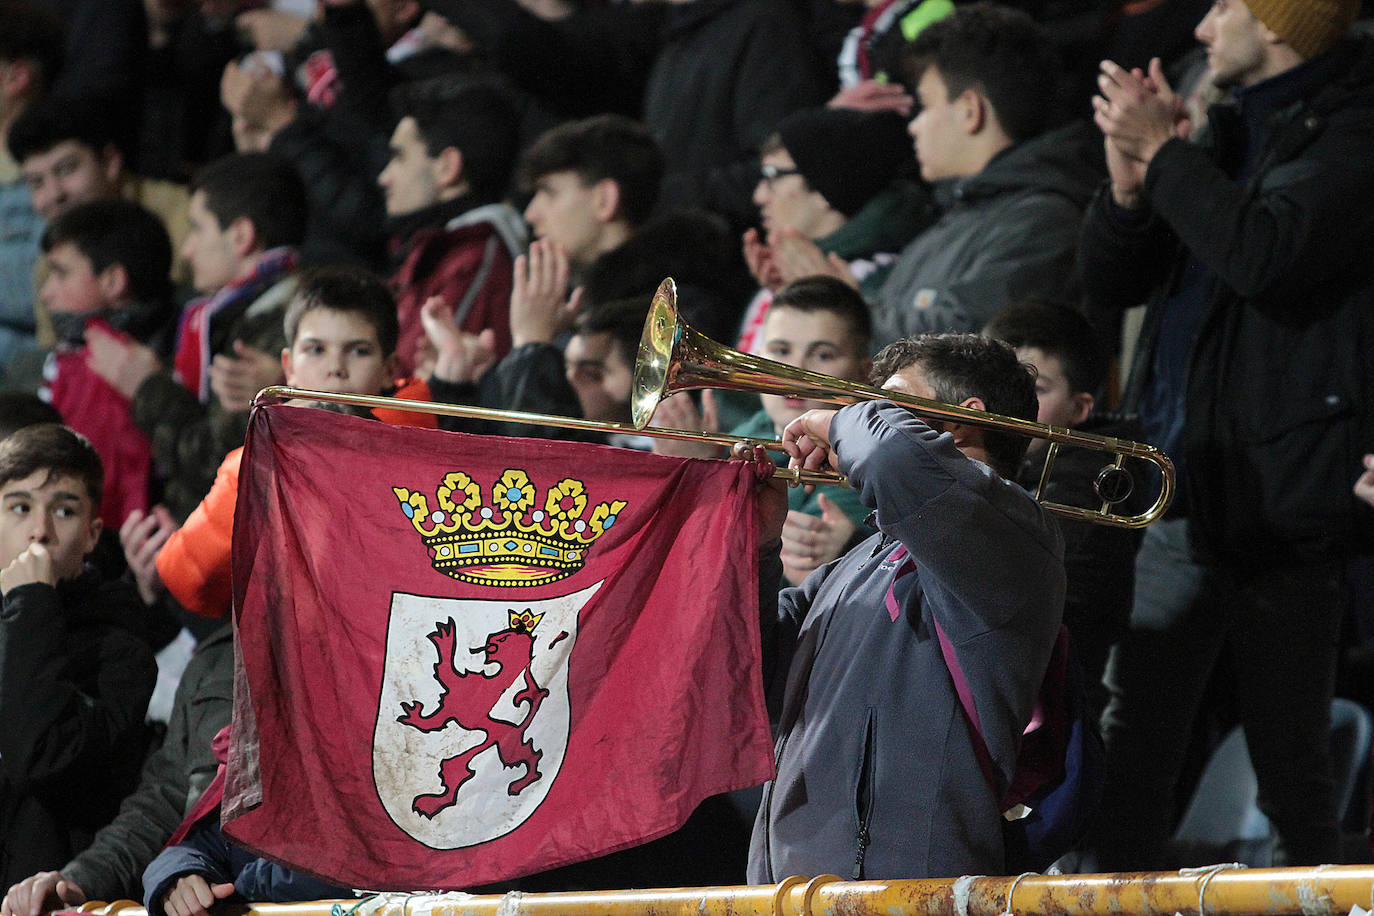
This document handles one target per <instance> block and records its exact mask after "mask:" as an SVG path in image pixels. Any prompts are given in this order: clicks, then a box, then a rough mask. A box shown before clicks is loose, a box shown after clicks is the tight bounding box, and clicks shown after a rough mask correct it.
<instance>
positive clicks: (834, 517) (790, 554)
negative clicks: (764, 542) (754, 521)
mask: <svg viewBox="0 0 1374 916" xmlns="http://www.w3.org/2000/svg"><path fill="white" fill-rule="evenodd" d="M817 499H818V500H819V502H820V506H821V514H820V515H808V514H807V513H805V512H798V511H796V510H793V511H791V512H788V513H787V521H786V522H784V523H783V526H782V573H783V575H784V576H785V577H786V578H787V581H788V582H791V583H792V584H793V585H801V584H802V581H803V580H804V579H805V578H806V577H807V576H809V575H810V574H811V571H812V570H814V569H816V568H817V567H818V566H824V565H825V564H826V563H829V562H830V561H831V560H833V559H835V558H836V557H838V556H839V555H840V554H841V553H843V552H844V545H845V544H847V543H849V539H850V538H851V537H853V536H854V532H855V531H856V530H857V528H858V526H856V525H855V524H854V523H853V522H852V521H850V519H849V516H847V515H845V514H844V513H843V512H842V511H840V507H839V506H837V505H835V502H834V501H833V500H832V499H831V498H830V497H828V496H826V495H825V494H821V495H820V496H819V497H817Z"/></svg>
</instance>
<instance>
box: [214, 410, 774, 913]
mask: <svg viewBox="0 0 1374 916" xmlns="http://www.w3.org/2000/svg"><path fill="white" fill-rule="evenodd" d="M756 474H757V471H756V469H755V467H754V466H753V465H749V464H746V463H742V462H722V461H702V460H693V459H675V458H664V457H660V456H655V455H649V454H644V453H639V452H633V451H627V450H624V449H614V448H610V447H607V446H598V445H586V444H582V443H572V442H563V441H556V440H526V439H510V438H501V437H488V436H468V435H463V434H460V433H449V432H442V431H437V430H424V429H416V428H410V427H395V426H386V425H383V424H380V423H375V422H370V421H367V420H363V419H360V418H357V417H341V416H339V415H337V414H333V413H330V412H326V411H320V410H312V409H309V408H300V407H290V406H276V407H269V408H260V409H258V410H256V411H254V414H253V418H252V422H251V424H250V429H249V436H248V447H247V450H246V452H245V454H244V459H243V465H242V469H241V472H240V480H239V494H238V507H237V512H236V515H235V521H234V526H235V527H234V547H233V562H234V615H235V623H236V627H237V637H238V638H237V646H236V653H237V658H236V663H237V671H236V683H235V709H234V722H233V733H234V734H233V742H232V745H231V748H230V752H229V762H228V774H227V784H226V792H225V799H224V807H223V811H222V818H223V821H224V824H225V832H226V833H227V834H228V835H229V836H230V837H231V838H232V839H233V840H234V841H235V842H238V843H239V844H241V845H243V846H245V847H247V848H248V849H251V850H253V851H255V852H257V853H259V854H262V855H265V856H267V857H268V858H271V859H273V860H275V861H277V862H279V863H281V864H283V865H286V866H288V867H291V868H294V869H297V870H299V871H303V872H306V873H309V874H312V875H315V876H317V877H321V878H324V879H326V880H329V881H332V882H334V883H338V884H342V885H347V886H351V887H365V888H370V889H378V890H394V889H401V890H404V889H416V888H425V889H457V888H464V887H471V886H474V885H479V884H487V883H492V882H497V881H501V880H504V879H508V878H512V877H516V876H520V875H524V874H529V873H533V872H537V871H542V870H545V869H548V868H553V867H556V866H559V865H564V864H568V863H572V862H578V861H582V860H585V859H589V858H593V857H596V856H599V855H603V854H606V853H610V852H613V851H616V850H619V849H624V848H626V847H629V846H633V845H637V844H639V843H643V842H646V841H648V840H650V839H654V838H656V837H658V836H662V835H664V834H666V833H669V832H671V831H672V830H674V829H676V828H677V827H679V826H680V825H681V824H682V823H683V821H684V820H685V819H686V818H687V816H688V815H689V814H690V813H691V812H692V811H693V809H694V808H695V807H696V805H697V804H698V803H699V802H700V801H701V800H702V799H704V798H706V797H707V796H710V795H714V794H718V793H721V792H726V791H730V790H734V789H738V788H743V787H746V786H750V785H755V784H758V783H761V782H764V781H766V780H767V779H769V778H771V776H772V774H773V761H772V741H771V737H770V733H769V727H768V720H767V714H766V712H765V709H764V699H763V690H762V683H761V678H760V667H759V657H758V656H759V621H758V592H757V571H756V564H757V558H756V543H755V542H756V533H755V517H756V503H755V500H756V496H755V485H756V480H757V477H756Z"/></svg>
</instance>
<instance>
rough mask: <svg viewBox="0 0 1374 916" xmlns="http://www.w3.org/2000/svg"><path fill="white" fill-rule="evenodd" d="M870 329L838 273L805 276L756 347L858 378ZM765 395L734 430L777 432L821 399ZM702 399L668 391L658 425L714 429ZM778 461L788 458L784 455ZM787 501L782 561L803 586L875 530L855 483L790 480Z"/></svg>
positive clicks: (672, 445) (668, 451) (662, 450)
mask: <svg viewBox="0 0 1374 916" xmlns="http://www.w3.org/2000/svg"><path fill="white" fill-rule="evenodd" d="M871 331H872V326H871V323H870V318H869V313H868V306H867V304H866V303H865V302H864V300H863V297H862V296H860V295H859V294H858V293H857V292H855V291H854V289H853V288H852V287H850V286H849V285H848V284H846V283H843V282H841V281H840V280H837V279H835V278H834V277H827V276H813V277H803V278H802V279H800V280H795V281H793V282H792V283H789V284H787V285H786V286H784V287H783V288H782V289H780V290H779V291H778V293H777V295H776V297H774V299H773V304H772V306H771V307H770V308H769V309H768V314H767V316H766V317H765V319H764V323H763V327H762V330H761V331H760V333H759V341H758V344H757V346H756V348H755V349H756V351H757V353H758V355H760V356H765V357H767V358H768V359H771V360H776V361H777V362H780V363H785V364H786V365H789V366H795V367H797V368H798V369H806V370H808V371H811V372H819V373H821V374H822V375H830V376H834V377H835V378H838V379H844V380H846V381H855V382H859V381H863V380H865V379H866V378H867V377H868V370H869V366H870V365H871V363H870V361H869V358H868V352H869V340H870V335H871ZM761 399H762V401H763V409H762V410H760V411H758V412H757V413H756V414H754V416H753V417H751V418H749V419H748V420H746V421H745V422H744V423H743V424H742V425H740V426H737V427H735V428H734V429H732V430H730V433H731V434H732V435H736V436H744V437H747V438H750V439H778V438H781V436H782V431H783V429H784V428H786V426H787V424H788V423H791V422H792V421H793V420H795V419H796V418H797V417H799V416H801V415H802V414H803V413H805V412H806V411H807V410H810V409H811V408H813V407H819V406H821V405H820V404H819V403H818V402H816V401H807V400H803V399H801V398H790V397H786V396H785V395H780V394H765V395H762V396H761ZM702 406H703V410H702V411H701V412H700V413H699V412H698V411H697V410H696V408H695V406H693V403H692V401H691V399H690V398H688V397H686V396H685V395H681V396H679V395H675V396H673V397H669V398H666V399H664V400H663V401H662V402H661V404H660V405H659V409H658V410H657V411H656V412H655V413H654V420H653V422H654V425H655V426H666V427H669V428H673V429H705V430H715V429H717V428H718V424H717V421H716V412H715V398H714V395H713V393H712V392H710V391H706V392H703V393H702ZM653 448H654V452H655V453H657V454H660V455H679V456H682V457H700V458H712V457H725V453H724V451H723V450H722V449H718V448H716V447H715V446H710V445H706V446H702V445H698V444H695V443H690V442H677V441H673V440H668V439H655V440H654V446H653ZM780 461H781V463H783V464H785V463H786V457H785V456H782V457H781V458H780ZM787 502H788V507H787V508H788V512H787V521H786V523H785V524H784V525H783V529H782V564H783V576H784V577H785V578H786V579H787V582H788V583H790V584H792V585H800V584H801V583H802V581H803V580H804V579H805V578H806V577H807V576H808V575H810V573H811V571H812V570H814V569H816V568H817V567H818V566H823V565H825V564H826V563H829V562H830V561H831V560H833V559H835V558H836V557H838V556H840V555H841V554H843V553H844V552H845V550H846V549H847V548H848V547H849V545H850V544H851V542H853V541H855V539H856V536H857V539H858V540H862V539H863V538H865V537H867V536H868V535H870V534H872V531H871V530H870V529H869V528H868V527H867V526H866V525H865V524H864V519H865V518H866V517H867V516H868V510H867V509H866V508H864V506H863V504H862V503H861V502H860V501H859V494H858V493H857V492H856V491H854V490H851V489H848V488H845V487H835V488H833V491H832V492H825V493H823V492H821V491H820V490H816V491H815V492H814V493H807V492H806V490H805V489H804V488H802V487H792V488H791V489H789V490H788V497H787Z"/></svg>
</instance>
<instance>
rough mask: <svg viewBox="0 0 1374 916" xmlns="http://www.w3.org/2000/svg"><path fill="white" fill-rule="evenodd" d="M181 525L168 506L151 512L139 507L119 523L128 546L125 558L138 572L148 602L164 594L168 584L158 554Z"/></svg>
mask: <svg viewBox="0 0 1374 916" xmlns="http://www.w3.org/2000/svg"><path fill="white" fill-rule="evenodd" d="M178 527H179V526H178V525H177V523H176V520H175V519H173V518H172V513H170V512H168V511H167V507H166V506H154V507H153V509H152V511H151V512H149V513H148V514H147V515H144V514H143V512H142V510H140V509H135V510H134V511H132V512H130V513H129V517H128V518H126V519H124V524H123V525H120V526H119V544H120V546H121V547H123V548H124V558H125V560H127V561H128V563H129V570H130V571H131V572H132V573H133V574H134V582H135V583H137V584H138V594H139V597H141V598H142V599H143V603H144V604H152V603H153V602H154V601H156V600H157V598H158V596H159V595H160V594H162V591H163V588H164V586H163V584H162V577H161V576H160V575H158V572H157V555H158V554H159V553H160V552H161V551H162V545H163V544H166V543H167V539H168V538H169V537H171V536H172V532H174V531H176V530H177V528H178Z"/></svg>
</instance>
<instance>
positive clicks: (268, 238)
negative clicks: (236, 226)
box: [191, 153, 310, 249]
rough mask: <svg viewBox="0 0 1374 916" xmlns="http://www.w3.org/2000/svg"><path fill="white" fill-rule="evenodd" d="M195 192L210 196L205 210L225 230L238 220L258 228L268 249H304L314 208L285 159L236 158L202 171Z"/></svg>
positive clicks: (193, 180) (269, 156) (263, 155)
mask: <svg viewBox="0 0 1374 916" xmlns="http://www.w3.org/2000/svg"><path fill="white" fill-rule="evenodd" d="M191 190H192V192H195V191H200V192H203V193H204V195H205V209H207V210H209V211H210V213H211V214H213V215H214V217H215V219H216V220H217V221H218V222H219V225H220V228H221V229H223V228H226V227H227V226H228V225H229V224H230V223H232V222H233V221H234V220H236V219H246V220H248V221H249V222H250V223H252V224H253V230H254V231H255V232H256V233H257V237H258V242H259V243H260V244H261V245H262V247H263V248H264V249H267V248H276V247H278V246H280V245H299V244H300V243H301V240H302V239H304V238H305V227H306V218H307V216H308V214H309V208H310V205H309V203H308V202H307V198H306V196H305V184H304V183H303V182H302V181H301V177H300V175H299V174H298V173H297V172H296V170H295V168H293V167H292V165H291V163H289V162H287V161H286V160H285V159H282V158H280V157H279V156H275V155H273V154H272V153H233V154H230V155H228V156H224V157H222V158H220V159H216V160H215V161H214V162H211V163H210V164H209V165H206V166H203V167H201V169H200V170H199V171H197V172H196V173H195V175H193V176H192V178H191Z"/></svg>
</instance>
